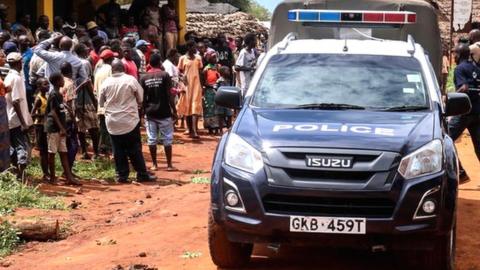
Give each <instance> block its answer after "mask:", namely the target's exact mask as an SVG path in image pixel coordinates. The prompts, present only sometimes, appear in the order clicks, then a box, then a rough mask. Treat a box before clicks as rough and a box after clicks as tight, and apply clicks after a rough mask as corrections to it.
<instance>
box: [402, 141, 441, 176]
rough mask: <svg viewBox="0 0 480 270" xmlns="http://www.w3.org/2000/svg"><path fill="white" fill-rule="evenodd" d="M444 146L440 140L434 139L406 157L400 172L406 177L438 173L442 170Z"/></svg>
mask: <svg viewBox="0 0 480 270" xmlns="http://www.w3.org/2000/svg"><path fill="white" fill-rule="evenodd" d="M442 161H443V146H442V142H441V141H440V140H433V141H431V142H429V143H428V144H426V145H424V146H422V147H420V149H418V150H416V151H415V152H413V153H411V154H409V155H408V156H406V157H404V158H403V159H402V161H401V162H400V166H399V167H398V172H399V173H400V174H401V175H402V176H403V177H404V178H405V179H411V178H414V177H418V176H422V175H426V174H433V173H437V172H439V171H440V170H442Z"/></svg>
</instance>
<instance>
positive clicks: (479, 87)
mask: <svg viewBox="0 0 480 270" xmlns="http://www.w3.org/2000/svg"><path fill="white" fill-rule="evenodd" d="M479 33H480V32H479ZM455 53H456V59H455V60H456V62H457V67H456V68H455V72H454V83H455V89H456V91H457V92H460V93H466V94H467V95H468V96H469V98H470V101H471V103H472V110H471V111H470V113H469V114H466V115H462V116H455V117H452V119H451V120H450V122H449V124H448V129H449V133H450V136H451V137H452V139H453V140H454V141H455V140H457V139H458V137H460V135H461V134H462V133H463V131H464V130H465V129H468V132H469V133H470V136H471V138H472V142H473V145H474V148H475V154H476V155H477V158H478V160H479V161H480V68H479V67H478V66H477V64H476V63H475V62H472V61H470V60H469V59H470V53H471V51H470V48H469V46H468V45H466V44H459V45H457V47H456V48H455ZM468 179H469V177H468V175H467V173H466V172H465V170H463V169H462V168H461V169H460V181H461V182H466V181H468Z"/></svg>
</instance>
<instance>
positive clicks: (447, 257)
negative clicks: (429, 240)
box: [399, 226, 457, 270]
mask: <svg viewBox="0 0 480 270" xmlns="http://www.w3.org/2000/svg"><path fill="white" fill-rule="evenodd" d="M456 236H457V234H456V226H454V227H453V229H452V230H451V231H450V232H449V233H448V234H447V235H443V236H441V237H438V239H436V240H435V242H436V243H435V246H434V248H433V249H431V250H428V251H424V252H418V251H415V250H412V251H408V252H406V253H403V254H402V255H401V256H400V258H399V265H402V264H403V265H404V267H408V268H406V269H412V270H414V269H422V270H424V269H435V270H455V249H456V240H457V239H456ZM403 269H405V268H403Z"/></svg>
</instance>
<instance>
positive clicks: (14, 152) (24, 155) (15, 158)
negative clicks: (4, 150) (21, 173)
mask: <svg viewBox="0 0 480 270" xmlns="http://www.w3.org/2000/svg"><path fill="white" fill-rule="evenodd" d="M29 147H30V145H29V143H28V137H27V134H26V133H25V132H24V131H22V128H21V127H16V128H13V129H10V158H11V161H12V164H13V165H15V166H17V165H27V163H28V158H29V156H28V152H29Z"/></svg>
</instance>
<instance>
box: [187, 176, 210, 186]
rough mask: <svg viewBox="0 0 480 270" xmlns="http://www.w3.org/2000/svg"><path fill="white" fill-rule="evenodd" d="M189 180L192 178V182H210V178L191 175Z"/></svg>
mask: <svg viewBox="0 0 480 270" xmlns="http://www.w3.org/2000/svg"><path fill="white" fill-rule="evenodd" d="M191 180H192V183H194V184H210V178H208V177H195V176H192V178H191Z"/></svg>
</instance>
